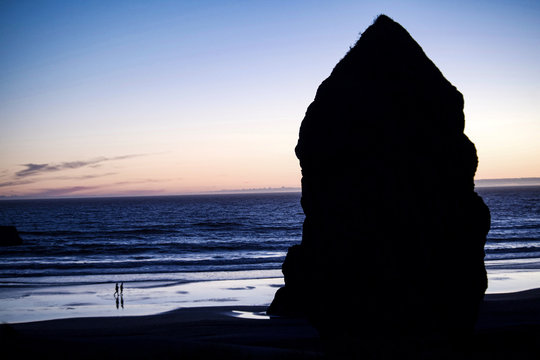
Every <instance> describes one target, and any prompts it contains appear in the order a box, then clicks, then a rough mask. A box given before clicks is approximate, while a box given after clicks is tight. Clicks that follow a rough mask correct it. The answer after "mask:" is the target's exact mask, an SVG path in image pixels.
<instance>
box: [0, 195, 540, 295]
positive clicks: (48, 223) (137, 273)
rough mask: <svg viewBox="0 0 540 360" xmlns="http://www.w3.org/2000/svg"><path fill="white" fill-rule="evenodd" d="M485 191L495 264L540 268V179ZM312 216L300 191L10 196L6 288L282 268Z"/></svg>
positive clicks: (5, 217)
mask: <svg viewBox="0 0 540 360" xmlns="http://www.w3.org/2000/svg"><path fill="white" fill-rule="evenodd" d="M477 191H478V193H479V194H480V195H481V196H482V198H483V199H484V201H485V202H486V204H487V205H488V206H489V208H490V211H491V218H492V219H491V230H490V232H489V234H488V240H487V244H486V246H485V251H486V258H485V260H486V266H487V267H488V269H489V268H492V269H501V268H505V269H506V268H514V269H527V268H533V269H538V268H540V187H507V188H478V189H477ZM303 219H304V214H303V212H302V208H301V206H300V193H296V192H294V193H267V194H217V195H186V196H160V197H132V198H85V199H48V200H9V201H1V202H0V224H1V225H15V226H16V227H17V229H18V231H19V233H20V236H21V238H22V239H23V245H21V246H12V247H4V248H0V288H1V287H3V286H17V285H31V284H33V283H41V284H44V283H51V284H59V283H60V284H72V283H77V284H80V283H85V282H91V283H96V282H111V281H137V280H145V281H151V280H173V279H174V280H175V281H178V280H182V279H183V280H186V281H193V280H206V279H234V278H238V277H243V276H247V275H246V274H247V273H249V274H250V276H251V277H253V276H255V277H257V276H268V275H269V274H271V275H275V276H279V274H280V272H279V270H280V267H281V264H282V263H283V260H284V258H285V255H286V252H287V249H288V247H289V246H292V245H294V244H297V243H299V242H300V241H301V237H302V222H303ZM449 246H451V244H449Z"/></svg>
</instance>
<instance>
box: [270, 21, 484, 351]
mask: <svg viewBox="0 0 540 360" xmlns="http://www.w3.org/2000/svg"><path fill="white" fill-rule="evenodd" d="M464 125H465V119H464V114H463V96H462V94H461V93H460V92H459V91H458V90H457V89H456V88H455V87H454V86H453V85H452V84H451V83H450V82H449V81H448V80H446V79H445V78H444V76H443V75H442V73H441V72H440V71H439V69H438V68H437V67H436V66H435V65H434V64H433V62H432V61H431V60H430V59H429V58H428V57H427V56H426V54H425V53H424V51H423V50H422V48H421V47H420V46H419V45H418V44H417V43H416V42H415V41H414V39H413V38H412V37H411V36H410V35H409V33H408V32H407V31H406V30H405V29H404V28H403V27H402V26H401V25H399V24H398V23H396V22H394V21H393V20H392V19H390V18H389V17H387V16H385V15H380V16H379V17H378V18H377V19H376V20H375V22H374V23H373V24H372V25H371V26H370V27H369V28H368V29H366V31H365V32H364V33H363V34H362V35H361V37H360V39H359V40H358V42H357V43H356V44H355V46H354V47H352V48H351V49H350V51H349V52H348V53H347V54H346V55H345V57H344V58H343V59H342V60H341V61H339V63H338V64H337V65H336V66H335V68H334V69H333V71H332V73H331V75H330V76H329V77H328V78H327V79H326V80H324V81H323V82H322V84H321V85H320V86H319V88H318V90H317V93H316V96H315V99H314V101H313V102H312V103H311V105H310V106H309V107H308V109H307V111H306V115H305V117H304V119H303V121H302V125H301V128H300V136H299V139H298V144H297V146H296V149H295V151H296V155H297V157H298V159H299V160H300V166H301V168H302V199H301V204H302V208H303V210H304V213H305V220H304V225H303V234H302V242H301V244H299V245H295V246H293V247H291V248H290V249H289V252H288V254H287V257H286V259H285V262H284V263H283V267H282V269H283V273H284V277H285V286H284V287H282V288H281V289H279V290H278V291H277V293H276V295H275V298H274V300H273V302H272V304H271V305H270V307H269V308H268V313H270V314H278V315H302V316H307V317H308V318H309V319H310V320H311V322H312V323H313V324H314V326H315V327H316V328H317V329H318V330H319V332H320V333H321V336H323V338H325V339H327V340H330V341H338V342H339V341H341V340H340V339H360V338H361V339H362V340H361V341H360V342H363V343H364V344H365V345H367V346H373V344H380V346H382V347H384V346H386V345H385V344H383V343H384V342H388V344H387V345H388V346H391V343H392V342H391V340H390V339H396V338H398V337H403V336H405V337H417V338H418V337H420V338H422V337H426V336H429V337H438V336H442V337H448V338H458V337H462V336H463V335H467V334H469V333H471V332H472V331H473V328H474V324H475V321H476V317H477V313H478V308H479V305H480V303H481V302H482V299H483V296H484V292H485V290H486V288H487V277H486V271H485V267H484V244H485V240H486V235H487V233H488V231H489V227H490V214H489V209H488V208H487V206H486V205H485V204H484V202H483V200H482V199H481V197H480V196H479V195H477V194H476V192H475V189H474V174H475V172H476V168H477V164H478V158H477V155H476V149H475V146H474V144H473V143H472V142H471V141H470V140H469V139H468V138H467V136H466V135H465V134H464ZM360 334H362V336H360ZM381 339H386V340H381ZM381 341H382V342H383V343H381ZM394 344H395V342H394Z"/></svg>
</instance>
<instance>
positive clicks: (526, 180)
mask: <svg viewBox="0 0 540 360" xmlns="http://www.w3.org/2000/svg"><path fill="white" fill-rule="evenodd" d="M474 182H475V188H476V187H478V188H490V187H492V188H494V187H526V186H540V177H521V178H493V179H476V180H474ZM301 191H302V188H301V187H295V186H281V187H261V188H241V189H221V190H206V191H191V192H185V193H171V194H144V193H143V194H141V192H140V191H139V193H138V194H137V193H133V194H94V195H65V196H40V195H39V194H37V195H12V196H8V195H0V201H6V200H48V199H51V200H52V199H91V198H94V199H98V198H134V197H165V196H194V195H234V194H267V193H294V192H301Z"/></svg>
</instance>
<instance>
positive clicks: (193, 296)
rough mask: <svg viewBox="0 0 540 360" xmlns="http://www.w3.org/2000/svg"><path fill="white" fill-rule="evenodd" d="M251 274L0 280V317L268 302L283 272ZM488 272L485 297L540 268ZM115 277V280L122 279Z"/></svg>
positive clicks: (531, 282)
mask: <svg viewBox="0 0 540 360" xmlns="http://www.w3.org/2000/svg"><path fill="white" fill-rule="evenodd" d="M254 274H255V273H252V274H248V273H245V274H242V275H243V276H239V277H238V278H233V279H228V280H225V279H218V280H215V279H208V280H187V279H185V278H178V279H175V280H172V279H169V280H156V279H154V280H138V281H126V282H124V292H123V294H122V296H121V297H120V296H115V295H114V291H115V283H111V282H105V283H88V282H81V283H80V284H73V283H71V284H68V285H62V283H61V282H55V283H44V284H39V283H34V284H32V285H22V286H5V287H0V303H1V304H2V307H0V323H10V324H14V323H23V322H33V321H42V320H53V319H65V318H73V317H104V316H105V317H109V316H110V317H126V316H143V315H156V314H160V313H164V312H168V311H174V310H176V309H182V308H194V307H216V306H218V307H219V306H268V305H269V304H270V303H271V301H272V299H273V297H274V294H275V292H276V290H277V289H278V288H279V287H281V286H282V285H283V277H282V276H276V273H272V274H270V273H266V274H264V275H265V276H264V277H258V276H253V275H254ZM250 275H251V276H250ZM258 275H259V276H260V275H261V274H258ZM272 275H274V276H272ZM488 277H489V287H488V290H487V291H486V299H488V298H493V297H497V296H499V295H508V294H513V293H518V292H522V291H529V290H531V289H534V288H535V287H538V281H537V280H535V279H539V278H540V270H537V269H489V268H488ZM117 279H118V280H119V281H118V282H119V283H120V282H121V280H123V279H122V278H117Z"/></svg>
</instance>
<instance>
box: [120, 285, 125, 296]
mask: <svg viewBox="0 0 540 360" xmlns="http://www.w3.org/2000/svg"><path fill="white" fill-rule="evenodd" d="M123 294H124V283H121V284H120V295H123Z"/></svg>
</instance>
